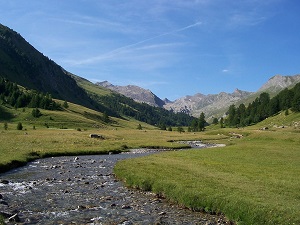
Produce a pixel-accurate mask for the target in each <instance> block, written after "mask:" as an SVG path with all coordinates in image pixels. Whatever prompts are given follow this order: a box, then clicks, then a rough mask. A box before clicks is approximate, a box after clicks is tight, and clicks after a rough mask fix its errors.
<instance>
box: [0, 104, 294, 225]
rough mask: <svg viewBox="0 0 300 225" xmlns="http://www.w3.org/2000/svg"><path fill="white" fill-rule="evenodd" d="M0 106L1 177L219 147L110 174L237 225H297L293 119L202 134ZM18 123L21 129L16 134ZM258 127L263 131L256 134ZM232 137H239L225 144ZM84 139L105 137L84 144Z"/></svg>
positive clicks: (74, 112)
mask: <svg viewBox="0 0 300 225" xmlns="http://www.w3.org/2000/svg"><path fill="white" fill-rule="evenodd" d="M1 107H2V110H1V112H3V111H5V118H4V119H2V120H1V121H0V142H1V145H0V172H3V171H6V170H8V169H11V168H13V167H16V166H20V165H24V164H25V163H26V162H28V161H30V160H33V159H36V158H41V157H48V156H58V155H78V154H103V153H108V152H119V151H123V150H127V148H140V147H152V148H170V149H171V148H173V149H177V148H183V147H186V146H185V145H183V144H178V143H177V142H176V141H177V140H204V141H206V142H213V143H225V144H226V145H227V147H224V148H213V149H202V150H185V151H177V152H174V151H170V152H164V153H160V154H155V155H151V156H148V157H143V158H137V159H131V160H126V161H122V162H119V163H118V164H117V166H116V168H115V173H116V174H117V176H118V177H120V178H122V179H123V180H124V181H125V183H126V184H127V185H129V186H132V187H137V188H142V189H144V190H151V191H154V192H156V193H159V194H160V195H162V196H165V197H167V198H168V199H170V200H171V201H174V202H176V203H178V204H181V205H185V206H187V207H189V208H191V209H193V210H204V211H208V212H213V213H218V212H222V213H224V214H225V215H226V216H227V217H228V218H229V219H231V220H234V221H237V222H238V223H239V224H299V223H300V214H299V208H300V188H299V187H300V179H299V174H300V150H299V146H300V129H299V127H297V126H295V124H297V123H299V121H300V118H299V117H300V116H299V114H292V113H291V114H290V115H288V116H285V115H284V113H281V114H279V115H277V116H276V117H271V118H268V119H267V120H265V121H263V122H262V123H260V124H257V125H255V126H251V127H248V128H245V129H231V128H225V129H219V128H218V126H212V127H210V128H208V129H207V130H206V131H205V132H201V133H187V132H186V133H181V134H180V133H178V132H175V131H174V132H168V131H160V130H158V129H156V128H155V127H153V126H150V125H147V124H145V123H141V122H139V121H136V120H133V119H130V118H127V119H118V118H110V119H111V123H108V124H107V123H103V121H102V120H101V119H100V118H101V116H102V114H101V113H99V112H96V111H93V110H90V109H87V108H84V107H81V106H78V105H75V104H71V103H69V108H68V109H65V110H63V111H47V110H41V112H42V114H43V115H42V116H41V117H40V118H38V119H37V118H33V117H32V116H31V111H32V109H28V108H26V109H13V108H7V107H3V106H1ZM87 115H88V116H87ZM50 118H51V119H50ZM4 122H8V130H4ZM18 122H22V124H23V127H24V129H23V130H22V131H18V130H16V127H17V123H18ZM45 123H47V124H48V125H49V127H50V128H48V129H47V128H46V127H45V125H44V124H45ZM139 123H141V125H142V127H143V130H137V125H138V124H139ZM275 125H278V126H281V125H284V126H285V128H277V126H275ZM33 126H35V128H36V129H35V130H34V129H33ZM265 126H268V127H269V130H267V131H261V130H259V128H261V127H265ZM61 127H63V128H68V129H60V128H61ZM77 128H80V130H81V131H77ZM232 132H234V133H239V134H243V136H244V137H243V138H241V139H237V138H232V137H231V136H232V135H230V133H232ZM90 133H97V134H100V135H103V136H104V137H105V139H104V140H97V139H92V138H89V134H90Z"/></svg>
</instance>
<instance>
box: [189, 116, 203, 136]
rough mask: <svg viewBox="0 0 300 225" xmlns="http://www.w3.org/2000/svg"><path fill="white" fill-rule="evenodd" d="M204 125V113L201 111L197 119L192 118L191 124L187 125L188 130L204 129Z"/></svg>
mask: <svg viewBox="0 0 300 225" xmlns="http://www.w3.org/2000/svg"><path fill="white" fill-rule="evenodd" d="M205 125H206V120H205V114H204V113H203V112H202V113H201V114H200V116H199V118H198V119H196V118H195V119H193V120H192V123H191V125H190V126H189V127H188V131H189V132H198V131H204V129H205Z"/></svg>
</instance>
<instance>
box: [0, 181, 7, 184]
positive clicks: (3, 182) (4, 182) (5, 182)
mask: <svg viewBox="0 0 300 225" xmlns="http://www.w3.org/2000/svg"><path fill="white" fill-rule="evenodd" d="M0 183H2V184H9V181H8V180H1V181H0Z"/></svg>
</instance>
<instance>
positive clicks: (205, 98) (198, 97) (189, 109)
mask: <svg viewBox="0 0 300 225" xmlns="http://www.w3.org/2000/svg"><path fill="white" fill-rule="evenodd" d="M251 94H252V92H247V91H241V90H239V89H236V90H235V91H234V92H233V93H225V92H221V93H219V94H209V95H203V94H200V93H197V94H195V95H193V96H185V97H182V98H179V99H177V100H175V101H174V102H170V103H166V105H165V106H164V107H165V108H166V109H168V110H173V111H175V112H185V113H188V114H191V115H193V116H196V117H199V115H200V113H201V112H204V114H205V115H206V116H207V117H209V116H212V115H215V114H219V113H220V111H222V109H224V108H228V107H229V105H231V104H234V103H236V102H238V101H240V100H242V99H245V98H247V97H248V96H249V95H251Z"/></svg>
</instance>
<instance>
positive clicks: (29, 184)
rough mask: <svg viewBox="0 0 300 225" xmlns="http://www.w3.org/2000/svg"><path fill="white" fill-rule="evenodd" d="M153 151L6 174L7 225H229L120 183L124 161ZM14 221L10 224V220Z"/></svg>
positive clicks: (0, 191)
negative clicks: (118, 167)
mask: <svg viewBox="0 0 300 225" xmlns="http://www.w3.org/2000/svg"><path fill="white" fill-rule="evenodd" d="M147 154H149V153H139V152H138V153H137V152H135V153H129V154H116V155H93V156H78V157H70V156H68V157H53V158H46V159H39V160H36V161H33V162H31V163H28V164H27V165H26V166H24V167H21V168H17V169H14V170H12V171H9V172H7V173H4V174H1V175H0V212H1V213H2V215H4V216H5V217H7V218H6V223H7V224H16V223H18V224H123V225H130V224H207V225H208V224H226V223H228V222H227V221H226V219H225V218H224V217H223V216H221V215H209V214H205V213H200V212H192V211H190V210H187V209H184V208H181V207H179V206H177V205H174V204H171V203H170V202H168V201H166V200H165V199H161V198H159V197H157V196H156V195H155V194H153V193H149V192H142V191H138V190H132V189H128V188H126V187H124V185H123V184H122V182H119V181H118V180H116V178H115V176H114V174H113V166H114V165H115V163H116V162H117V161H118V160H122V159H127V158H133V157H141V156H144V155H147ZM9 217H11V218H10V221H8V218H9Z"/></svg>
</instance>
